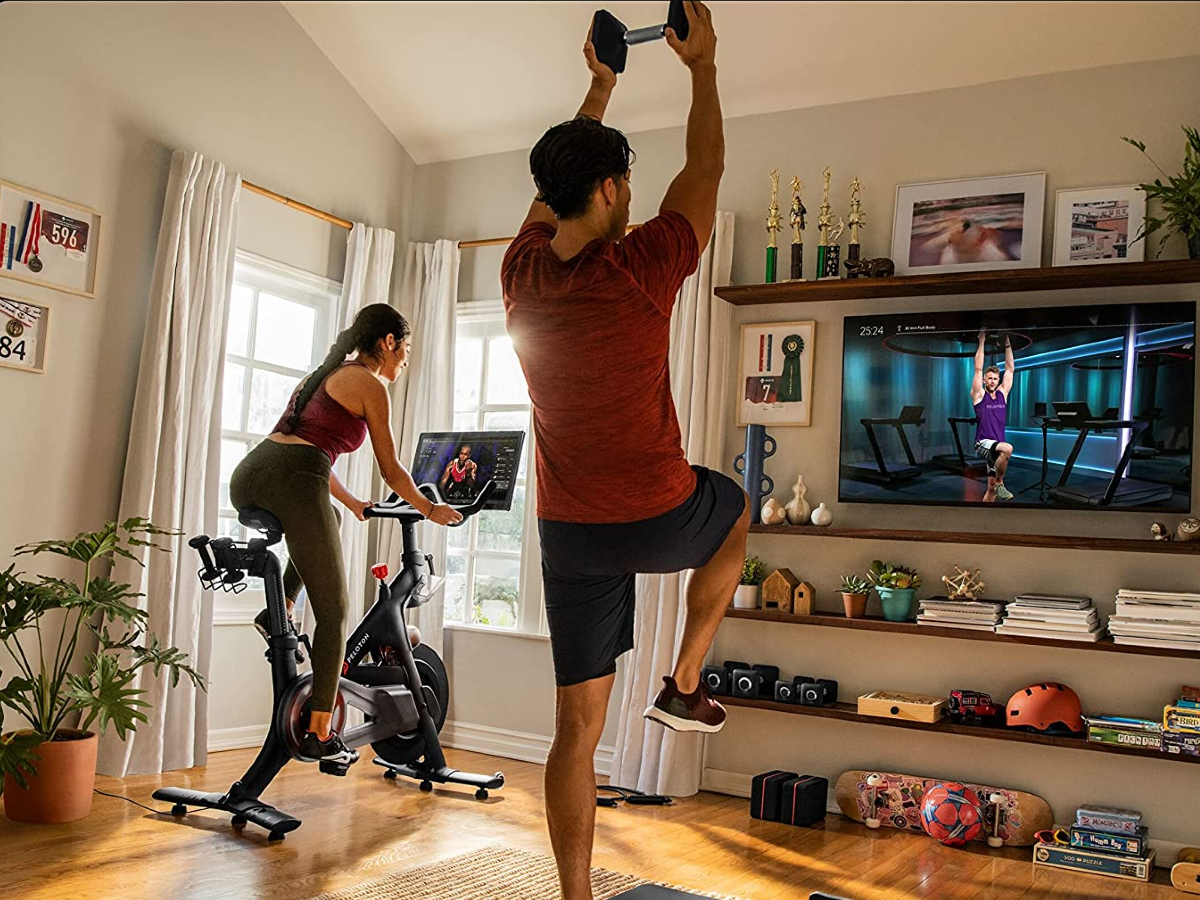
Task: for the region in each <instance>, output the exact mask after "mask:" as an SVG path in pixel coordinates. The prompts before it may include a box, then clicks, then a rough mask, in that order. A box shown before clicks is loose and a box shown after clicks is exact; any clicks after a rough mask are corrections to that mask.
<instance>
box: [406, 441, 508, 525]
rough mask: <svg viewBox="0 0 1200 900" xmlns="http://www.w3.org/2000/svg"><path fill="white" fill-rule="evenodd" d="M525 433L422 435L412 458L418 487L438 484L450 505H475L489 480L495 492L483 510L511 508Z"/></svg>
mask: <svg viewBox="0 0 1200 900" xmlns="http://www.w3.org/2000/svg"><path fill="white" fill-rule="evenodd" d="M524 443H525V432H523V431H445V432H436V433H429V432H427V433H425V434H422V435H421V437H420V439H419V440H418V441H417V450H416V453H415V454H414V455H413V464H412V477H413V481H415V482H416V483H417V484H427V483H428V484H435V485H437V489H438V493H440V494H441V495H442V499H443V500H444V501H445V502H446V503H449V504H450V505H451V506H462V505H463V504H467V503H472V502H474V500H475V498H476V497H478V496H479V492H480V491H482V490H483V486H484V485H485V484H487V483H488V482H489V481H495V482H496V490H495V492H494V493H493V494H492V496H491V497H490V498H489V499H488V501H487V504H486V505H485V506H484V507H483V508H484V509H497V510H507V509H510V508H512V500H513V493H514V491H515V490H516V486H517V475H518V472H519V470H520V466H521V448H522V447H523V446H524Z"/></svg>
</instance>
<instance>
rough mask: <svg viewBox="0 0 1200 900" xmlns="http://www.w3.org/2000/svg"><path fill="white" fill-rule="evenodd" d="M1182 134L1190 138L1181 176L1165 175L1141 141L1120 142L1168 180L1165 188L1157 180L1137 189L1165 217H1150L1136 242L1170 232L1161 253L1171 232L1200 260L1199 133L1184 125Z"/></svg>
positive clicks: (1160, 181)
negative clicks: (1135, 150) (1158, 206)
mask: <svg viewBox="0 0 1200 900" xmlns="http://www.w3.org/2000/svg"><path fill="white" fill-rule="evenodd" d="M1183 133H1184V135H1185V136H1186V137H1187V144H1186V145H1185V147H1184V153H1183V171H1182V172H1181V173H1180V174H1178V175H1168V174H1167V173H1166V172H1163V169H1162V166H1160V165H1159V164H1158V163H1156V162H1154V158H1153V157H1152V156H1151V155H1150V154H1149V153H1146V145H1145V144H1144V143H1142V142H1141V141H1136V140H1134V139H1133V138H1128V137H1123V138H1121V140H1123V141H1125V143H1127V144H1132V145H1133V146H1134V147H1137V148H1138V149H1139V150H1141V151H1142V154H1143V155H1144V156H1145V157H1146V159H1148V160H1150V162H1152V163H1154V168H1156V169H1158V171H1159V172H1161V173H1162V175H1163V178H1165V179H1166V183H1165V184H1164V183H1163V180H1162V179H1160V178H1156V179H1154V183H1153V184H1139V185H1138V187H1139V188H1141V190H1143V191H1144V192H1145V194H1146V197H1147V198H1148V199H1150V200H1157V201H1159V202H1160V203H1161V204H1162V209H1163V212H1164V214H1165V217H1164V218H1161V219H1160V218H1158V217H1157V216H1147V217H1146V227H1145V229H1144V231H1143V233H1142V234H1139V235H1138V236H1137V237H1135V238H1134V240H1135V241H1140V240H1141V239H1142V238H1143V237H1149V236H1150V235H1152V234H1154V232H1156V231H1158V230H1159V229H1160V228H1167V229H1168V233H1167V234H1166V235H1164V236H1163V238H1162V240H1161V241H1159V244H1158V253H1161V252H1162V248H1163V244H1165V243H1166V241H1167V238H1169V237H1170V236H1171V235H1170V232H1173V231H1177V232H1179V233H1180V234H1182V235H1183V236H1184V239H1185V240H1186V241H1187V248H1188V258H1189V259H1200V130H1197V129H1195V128H1190V127H1188V126H1187V125H1184V126H1183ZM1158 253H1155V256H1158Z"/></svg>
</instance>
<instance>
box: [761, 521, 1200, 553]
mask: <svg viewBox="0 0 1200 900" xmlns="http://www.w3.org/2000/svg"><path fill="white" fill-rule="evenodd" d="M750 531H751V532H752V533H753V534H799V535H809V536H812V537H836V538H851V539H857V540H868V541H915V542H917V543H922V544H931V543H932V544H986V545H994V544H1001V545H1005V546H1009V547H1042V548H1045V549H1048V550H1107V551H1110V552H1128V553H1173V554H1178V555H1183V556H1200V541H1156V540H1153V539H1151V538H1106V537H1078V536H1069V535H1059V534H993V533H990V532H986V533H985V532H979V531H904V530H894V529H888V528H833V527H824V528H822V527H820V526H817V525H751V526H750Z"/></svg>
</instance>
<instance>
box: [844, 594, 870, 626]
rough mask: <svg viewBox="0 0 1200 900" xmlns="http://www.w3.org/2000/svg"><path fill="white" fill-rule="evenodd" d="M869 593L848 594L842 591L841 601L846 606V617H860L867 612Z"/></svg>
mask: <svg viewBox="0 0 1200 900" xmlns="http://www.w3.org/2000/svg"><path fill="white" fill-rule="evenodd" d="M869 596H870V595H869V594H849V593H847V592H846V591H842V603H844V604H845V606H846V618H847V619H861V618H862V617H863V616H865V615H866V614H867V597H869Z"/></svg>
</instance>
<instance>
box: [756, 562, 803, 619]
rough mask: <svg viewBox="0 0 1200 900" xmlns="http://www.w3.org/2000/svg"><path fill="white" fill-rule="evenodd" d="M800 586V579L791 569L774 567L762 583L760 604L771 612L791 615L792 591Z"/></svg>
mask: <svg viewBox="0 0 1200 900" xmlns="http://www.w3.org/2000/svg"><path fill="white" fill-rule="evenodd" d="M799 586H800V579H799V578H797V577H796V576H795V575H793V574H792V570H791V569H776V570H775V571H774V572H772V573H771V574H770V575H768V576H767V577H766V578H765V579H764V580H763V583H762V606H763V609H765V610H771V611H772V612H779V613H787V614H788V615H791V613H792V608H793V606H792V604H793V598H792V593H793V592H794V591H795V590H796V588H797V587H799Z"/></svg>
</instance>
